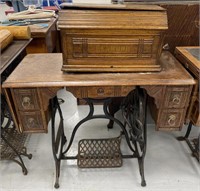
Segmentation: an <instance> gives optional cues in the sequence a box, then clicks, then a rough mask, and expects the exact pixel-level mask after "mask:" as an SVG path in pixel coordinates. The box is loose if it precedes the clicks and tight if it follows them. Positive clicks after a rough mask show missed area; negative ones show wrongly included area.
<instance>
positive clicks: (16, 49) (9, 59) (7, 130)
mask: <svg viewBox="0 0 200 191" xmlns="http://www.w3.org/2000/svg"><path fill="white" fill-rule="evenodd" d="M30 41H31V40H14V41H13V42H12V43H11V44H10V45H9V46H8V47H6V48H5V49H4V50H3V52H2V53H1V70H0V73H1V80H2V81H1V83H3V81H5V79H6V78H7V77H8V76H9V75H10V74H11V72H13V70H14V69H15V67H16V66H17V65H18V64H19V62H20V61H21V60H22V59H23V58H24V56H25V55H26V51H25V50H26V46H27V45H28V44H29V43H30ZM0 88H1V86H0ZM0 90H1V91H0V92H1V139H0V152H1V160H12V161H14V162H16V163H17V164H19V165H20V166H21V168H22V172H23V173H24V175H26V174H27V173H28V171H27V169H26V166H25V164H24V162H23V159H22V157H21V156H22V155H23V156H26V157H28V158H29V159H31V158H32V155H31V154H27V151H26V147H24V143H25V141H26V138H27V135H25V134H20V133H19V132H18V131H17V129H16V128H15V125H14V124H13V120H12V116H11V113H10V110H9V107H8V104H7V102H6V99H5V95H4V92H3V91H2V88H1V89H0Z"/></svg>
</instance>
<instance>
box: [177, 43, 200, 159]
mask: <svg viewBox="0 0 200 191" xmlns="http://www.w3.org/2000/svg"><path fill="white" fill-rule="evenodd" d="M175 56H176V58H177V59H179V60H180V62H181V63H182V64H183V66H184V67H185V68H186V69H187V70H188V71H189V72H190V74H191V75H192V76H193V77H194V79H195V80H196V85H195V86H194V88H193V90H192V95H191V101H190V106H189V108H188V112H187V118H188V119H189V125H188V129H187V132H186V134H185V136H184V139H185V140H186V142H187V143H188V145H189V147H190V149H191V150H192V154H193V156H195V157H196V158H197V160H198V161H199V153H200V148H199V141H200V140H199V139H200V135H198V137H197V138H189V135H190V132H191V129H192V126H193V125H196V126H200V114H199V74H200V47H199V46H185V47H176V50H175ZM179 139H180V140H182V139H181V138H179Z"/></svg>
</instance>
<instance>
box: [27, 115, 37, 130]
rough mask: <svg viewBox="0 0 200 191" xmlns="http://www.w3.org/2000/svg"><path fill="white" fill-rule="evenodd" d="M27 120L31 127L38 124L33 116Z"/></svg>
mask: <svg viewBox="0 0 200 191" xmlns="http://www.w3.org/2000/svg"><path fill="white" fill-rule="evenodd" d="M27 122H28V124H27V125H28V127H29V128H34V127H36V126H37V123H36V121H35V119H34V118H32V117H30V118H29V119H28V120H27Z"/></svg>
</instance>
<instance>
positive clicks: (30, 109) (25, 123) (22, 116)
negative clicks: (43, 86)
mask: <svg viewBox="0 0 200 191" xmlns="http://www.w3.org/2000/svg"><path fill="white" fill-rule="evenodd" d="M12 97H13V98H14V104H15V108H17V109H18V111H17V115H18V119H19V124H21V125H20V128H21V129H20V130H21V131H23V132H47V119H46V112H45V111H44V110H43V109H42V103H41V99H40V97H39V93H38V90H37V89H36V88H35V89H31V88H30V89H29V88H27V89H12Z"/></svg>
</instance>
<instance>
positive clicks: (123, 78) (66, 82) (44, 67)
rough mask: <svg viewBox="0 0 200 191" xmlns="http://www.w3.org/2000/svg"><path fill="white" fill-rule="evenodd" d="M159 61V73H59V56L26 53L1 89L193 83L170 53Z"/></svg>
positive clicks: (166, 53)
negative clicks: (160, 65) (160, 67)
mask: <svg viewBox="0 0 200 191" xmlns="http://www.w3.org/2000/svg"><path fill="white" fill-rule="evenodd" d="M160 62H161V64H162V66H163V67H162V71H161V72H147V73H89V74H88V73H66V72H62V71H61V67H62V54H60V53H58V54H56V53H53V54H29V55H27V56H26V57H25V58H24V59H23V60H22V62H21V63H20V64H19V65H18V67H17V68H16V69H15V71H14V72H13V73H12V74H11V75H10V76H9V78H8V79H7V80H6V81H5V82H4V84H3V88H12V87H13V88H20V87H24V88H28V87H64V86H66V87H67V86H68V87H70V86H73V87H75V86H77V87H78V86H132V85H192V84H195V81H194V79H193V78H192V77H191V76H190V74H189V73H188V72H187V71H186V70H185V69H184V67H183V66H182V65H181V64H180V63H179V62H178V61H177V60H176V59H175V58H174V57H173V56H172V54H170V53H169V52H167V51H166V52H163V53H162V54H161V58H160Z"/></svg>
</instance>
